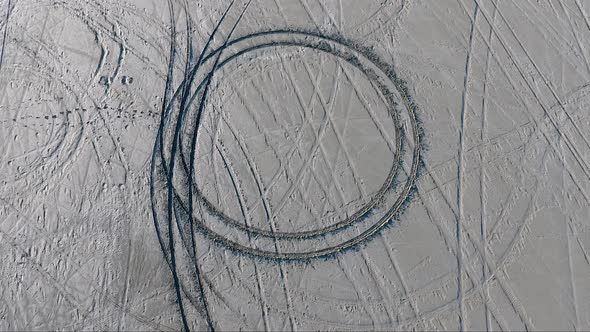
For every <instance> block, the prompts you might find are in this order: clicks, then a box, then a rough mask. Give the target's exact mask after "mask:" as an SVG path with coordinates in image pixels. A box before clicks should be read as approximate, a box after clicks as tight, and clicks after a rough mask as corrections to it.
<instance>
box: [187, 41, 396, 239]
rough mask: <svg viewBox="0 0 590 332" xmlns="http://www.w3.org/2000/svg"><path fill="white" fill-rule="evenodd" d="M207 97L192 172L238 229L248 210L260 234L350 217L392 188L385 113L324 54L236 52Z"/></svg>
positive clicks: (361, 81) (358, 80) (363, 83)
mask: <svg viewBox="0 0 590 332" xmlns="http://www.w3.org/2000/svg"><path fill="white" fill-rule="evenodd" d="M207 101H208V102H207V104H206V105H205V107H204V114H203V117H202V120H201V124H200V125H201V129H200V130H199V137H198V141H199V142H200V144H199V145H198V146H197V151H196V156H197V160H196V161H195V165H196V170H197V172H196V173H195V177H194V178H195V181H196V185H197V187H198V188H199V191H200V192H201V194H202V198H203V199H204V200H207V201H208V204H209V205H210V206H212V207H213V208H214V209H215V210H216V211H217V212H219V213H220V214H222V215H224V216H225V217H226V218H231V219H232V220H233V221H234V222H235V223H238V222H241V223H242V224H243V225H244V227H247V226H248V225H247V224H246V223H245V221H244V219H245V216H244V214H247V218H248V219H249V223H250V225H251V227H252V228H258V229H261V230H265V231H267V232H271V231H273V230H274V232H279V233H290V234H297V233H303V232H313V231H314V230H322V229H326V228H329V227H331V226H332V225H335V224H339V223H342V222H345V223H346V222H349V220H352V219H355V218H358V217H359V216H360V215H361V213H364V212H366V211H368V210H369V209H370V208H372V207H373V206H374V204H375V202H376V201H377V200H378V198H380V197H381V196H382V195H383V193H384V191H385V190H387V188H388V187H389V186H390V185H391V178H390V177H389V175H390V174H391V173H393V172H394V170H395V165H396V163H395V159H396V153H397V151H396V142H395V139H396V136H397V135H396V119H395V114H394V110H393V109H391V108H390V105H388V103H387V101H386V100H385V97H384V96H383V95H382V93H381V92H380V91H379V90H378V89H376V88H375V87H374V86H373V85H372V83H371V81H370V79H369V78H368V77H367V76H366V75H365V74H364V73H363V72H362V71H361V70H359V69H358V68H356V67H354V66H353V65H351V64H349V63H347V62H346V61H342V59H341V58H339V57H337V56H335V55H333V54H330V53H326V52H322V51H319V50H316V49H313V48H309V47H304V46H290V45H287V46H281V45H278V46H274V47H268V48H265V49H260V50H255V51H252V52H248V53H244V54H241V55H240V56H238V57H236V58H234V59H233V60H232V61H231V62H228V63H227V64H226V65H224V66H223V68H219V70H217V71H216V72H215V76H214V79H213V81H212V82H211V88H210V92H209V93H208V95H207ZM205 169H207V170H210V171H209V172H203V171H199V170H205ZM359 211H360V213H359ZM271 221H273V223H274V228H273V227H271Z"/></svg>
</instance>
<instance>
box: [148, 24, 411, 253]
mask: <svg viewBox="0 0 590 332" xmlns="http://www.w3.org/2000/svg"><path fill="white" fill-rule="evenodd" d="M269 40H270V41H269ZM243 45H246V46H243ZM282 46H293V47H301V48H306V49H312V50H314V51H318V52H323V53H327V54H329V55H332V56H334V57H337V58H339V59H341V60H343V61H345V62H346V63H348V64H350V65H352V66H353V67H354V68H356V69H358V70H360V71H361V72H362V73H364V75H365V76H366V78H367V79H368V80H369V81H370V82H371V83H372V84H373V86H374V87H376V89H377V90H378V91H379V92H380V93H381V94H382V96H383V97H384V98H385V100H386V101H387V103H388V110H389V112H390V114H391V116H392V117H393V119H394V121H395V124H396V127H397V129H398V130H396V145H397V151H396V154H395V160H394V164H393V165H394V166H393V168H392V169H391V170H390V172H389V175H388V177H387V180H386V181H385V183H384V184H383V185H382V187H381V188H380V189H379V190H378V192H377V193H376V195H375V196H374V197H373V198H372V199H371V200H370V201H369V203H367V204H366V205H365V206H363V207H362V208H361V209H359V210H358V211H357V212H356V213H354V214H353V215H352V216H350V217H349V218H346V219H344V220H341V221H339V222H337V223H334V224H332V225H329V226H327V227H323V228H319V229H315V230H310V231H303V232H272V231H268V230H263V229H260V228H255V227H251V226H248V225H244V224H243V223H241V222H239V221H237V220H234V219H231V218H230V217H228V216H227V215H225V214H223V213H222V212H221V211H219V209H217V208H216V207H215V206H214V205H213V204H212V203H211V202H209V201H208V200H207V199H206V198H205V197H204V196H203V195H202V193H201V192H200V190H199V188H198V187H197V186H196V184H195V183H194V181H193V178H192V175H191V174H192V170H195V168H194V155H195V148H196V142H197V140H198V138H197V136H198V132H199V127H200V126H201V123H200V121H201V118H202V113H203V108H204V104H205V103H206V102H207V91H208V88H209V85H210V84H211V79H212V77H213V75H214V74H215V71H216V70H218V69H220V68H222V67H223V66H224V65H226V64H227V63H229V62H231V61H232V60H234V59H236V58H237V57H239V56H242V55H245V54H247V53H251V52H254V51H258V50H262V49H269V48H274V47H282ZM224 53H227V54H228V55H226V56H225V57H223V56H224ZM203 69H206V70H203ZM196 74H200V75H201V76H203V78H202V79H198V80H197V82H200V83H199V84H198V85H197V86H196V88H194V89H191V83H192V82H190V81H187V79H186V78H187V77H188V76H187V75H186V74H185V80H184V81H183V82H182V84H181V86H180V87H179V88H178V89H177V90H176V93H175V94H174V96H173V97H172V98H171V100H170V102H169V105H168V108H169V109H170V111H169V112H168V113H167V114H165V116H166V119H165V120H164V122H163V126H162V127H161V128H160V132H159V134H158V140H157V142H156V147H155V150H154V152H155V158H156V160H157V164H158V165H156V166H158V167H160V169H161V172H162V173H160V174H159V176H158V175H157V174H156V176H155V177H154V178H153V185H160V186H172V188H173V192H174V202H173V203H172V204H169V202H166V203H163V202H162V201H159V200H157V199H155V200H154V206H157V207H163V209H159V211H156V209H155V210H154V211H155V213H156V214H158V213H163V211H165V210H167V209H173V210H174V211H175V215H176V217H177V223H179V222H181V223H184V222H185V221H179V220H178V216H184V217H185V218H186V219H187V220H186V222H188V226H190V227H189V228H190V229H191V230H192V229H194V228H197V229H199V230H200V231H201V232H202V233H204V234H205V235H206V236H208V237H209V238H210V239H212V240H214V241H215V242H218V243H220V244H222V245H223V246H225V247H227V248H229V249H232V250H236V251H239V252H243V253H247V254H251V255H254V256H258V257H264V258H271V259H281V260H283V259H286V260H292V259H310V258H317V257H325V256H328V255H331V254H335V253H338V252H340V251H343V250H346V249H349V248H352V247H354V246H356V245H358V244H359V243H361V242H363V241H365V240H367V239H369V238H371V237H372V236H373V235H375V234H377V233H378V232H379V231H380V230H381V229H382V228H383V227H385V226H386V225H387V224H388V223H389V222H390V221H391V220H392V219H393V218H394V217H395V216H396V215H397V214H399V212H400V210H401V208H402V206H403V205H404V203H405V202H407V200H408V198H409V196H410V192H411V189H412V187H413V185H414V181H415V179H416V176H417V171H418V165H419V160H420V152H421V145H420V128H419V125H418V122H417V120H416V114H415V111H416V107H415V105H414V104H413V102H412V99H411V97H410V96H409V94H408V92H407V89H406V88H405V85H404V83H403V82H402V81H401V80H400V79H399V78H398V77H397V76H396V74H395V72H394V71H393V70H392V68H391V67H390V66H388V65H386V64H385V63H384V62H382V61H381V60H379V59H378V58H377V57H376V56H375V55H374V54H373V53H372V52H371V51H369V50H366V49H364V48H362V47H359V46H357V45H354V44H353V43H350V42H347V41H345V40H342V39H337V38H332V37H327V36H322V35H319V34H316V33H312V32H302V31H290V30H276V31H268V32H261V33H255V34H251V35H247V36H244V37H240V38H236V39H234V40H232V41H229V42H226V44H225V45H223V46H221V47H219V48H217V49H215V50H212V51H211V52H210V53H208V54H207V55H206V56H205V57H204V58H203V61H202V62H201V63H199V64H197V66H195V67H193V68H192V70H191V75H196ZM201 76H199V77H201ZM186 89H189V90H191V92H192V94H191V95H190V98H185V99H184V100H183V99H181V95H180V91H184V92H185V93H183V94H184V95H185V96H188V95H189V94H187V93H186ZM192 90H194V91H192ZM197 98H198V99H199V100H200V101H199V102H198V103H197V104H196V105H195V106H194V107H191V106H192V105H193V103H194V102H195V99H197ZM398 101H399V102H398ZM174 104H180V110H179V111H178V112H174V111H172V108H173V106H174ZM398 106H400V107H401V108H402V109H403V110H404V112H405V115H404V116H405V118H406V119H407V123H408V124H409V130H408V136H409V138H410V139H411V140H412V143H413V147H414V148H413V149H412V150H411V151H408V153H409V154H408V157H407V158H405V159H404V158H403V157H402V156H401V155H402V153H403V152H404V151H407V150H409V149H407V148H406V149H404V147H403V146H402V134H401V125H400V122H399V121H400V119H399V117H400V114H398V112H397V111H396V108H397V107H398ZM187 135H188V137H189V138H190V139H186V138H185V137H186V136H187ZM187 141H192V144H187V143H186V142H187ZM179 142H180V143H179ZM186 151H188V158H187V153H185V152H186ZM167 154H168V155H167ZM173 158H178V162H176V163H175V162H172V163H171V159H173ZM403 160H406V161H409V162H410V163H411V168H410V172H409V175H408V176H407V178H406V179H405V181H401V187H400V188H399V192H396V190H395V189H396V188H395V186H394V185H393V183H394V179H395V178H396V177H397V175H398V174H397V173H398V169H399V165H400V163H401V162H403ZM169 164H171V165H174V164H176V165H178V166H177V168H176V169H174V168H173V169H172V171H173V173H172V174H177V176H170V174H171V173H170V172H169V171H170V169H168V168H169V167H167V165H169ZM198 171H206V170H198ZM187 191H188V194H187ZM387 195H389V197H384V196H387ZM392 195H395V197H391V196H392ZM187 196H188V198H187ZM192 198H194V199H195V200H197V201H198V202H199V204H200V205H199V208H200V209H199V210H200V211H203V210H206V212H207V216H205V217H196V216H195V210H194V209H193V207H192V204H193V202H192ZM383 202H385V204H386V205H387V206H386V207H385V208H383V207H376V206H377V205H381V204H377V203H383ZM162 205H163V206H162ZM376 210H379V211H378V213H376ZM377 215H378V217H377V218H374V217H375V216H377ZM156 219H157V220H162V221H164V220H166V219H165V218H159V217H157V216H156ZM205 219H208V220H209V221H208V222H213V221H216V222H222V223H223V224H224V225H226V226H229V227H231V228H232V229H234V230H236V231H239V232H244V233H246V235H247V236H248V238H250V236H252V235H255V236H256V239H257V240H259V239H263V238H266V239H267V240H272V241H275V242H272V243H273V244H274V245H275V250H270V249H260V248H257V247H254V246H248V245H246V244H243V243H240V242H239V241H237V240H234V239H229V238H228V237H225V236H223V235H221V234H220V233H219V232H216V231H215V230H214V229H213V227H210V225H208V222H206V221H205ZM374 219H377V220H374ZM361 223H362V224H363V225H364V227H365V229H362V231H361V232H360V234H357V235H354V236H350V237H349V238H348V239H345V240H341V241H340V242H339V243H337V244H334V245H328V246H324V247H321V248H314V249H309V250H305V249H304V250H300V251H290V252H280V251H279V250H278V246H277V244H276V243H277V242H276V241H280V240H289V241H299V240H307V239H315V240H318V239H319V240H322V239H323V238H324V237H325V236H328V235H330V236H334V234H332V233H336V232H338V231H343V230H345V229H347V228H351V227H352V226H353V225H357V224H361ZM369 223H370V225H365V224H369ZM183 225H184V226H186V225H185V224H183ZM184 226H181V225H179V227H178V228H179V229H183V227H184ZM193 226H194V227H193ZM161 228H166V227H165V225H163V227H161ZM359 229H360V228H359ZM168 231H170V230H168ZM356 231H358V229H356ZM181 232H182V231H181ZM339 234H340V233H339ZM181 236H182V234H181ZM191 236H192V235H191ZM184 238H186V236H185V237H184ZM325 242H327V241H325ZM169 249H170V248H169ZM169 249H168V250H169Z"/></svg>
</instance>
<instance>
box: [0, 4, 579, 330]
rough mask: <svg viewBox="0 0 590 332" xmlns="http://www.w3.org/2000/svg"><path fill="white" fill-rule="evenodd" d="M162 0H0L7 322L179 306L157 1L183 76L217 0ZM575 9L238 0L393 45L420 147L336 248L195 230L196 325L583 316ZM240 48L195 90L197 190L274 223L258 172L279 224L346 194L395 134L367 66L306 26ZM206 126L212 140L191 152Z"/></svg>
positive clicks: (109, 318) (573, 324)
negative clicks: (258, 252) (156, 163)
mask: <svg viewBox="0 0 590 332" xmlns="http://www.w3.org/2000/svg"><path fill="white" fill-rule="evenodd" d="M170 4H172V11H173V13H174V15H170V7H169V2H166V1H143V0H141V1H140V0H137V1H101V2H96V3H93V2H86V1H75V0H68V1H64V2H58V1H29V0H9V1H6V0H4V1H2V2H1V5H0V8H1V10H2V14H0V17H2V19H1V24H0V31H1V32H2V33H0V36H2V37H0V38H2V42H1V45H2V51H1V53H0V54H1V56H0V61H1V62H0V88H1V91H2V94H1V99H0V100H1V101H0V110H1V112H0V135H1V136H2V140H1V142H0V149H1V153H0V167H1V172H0V181H1V186H0V236H1V239H2V241H1V242H0V243H1V245H0V246H1V247H2V252H3V254H2V255H1V256H0V274H1V275H0V299H1V300H2V301H0V329H2V330H49V329H64V330H71V329H80V330H81V329H84V330H91V329H97V330H99V329H101V330H116V329H121V330H149V329H153V330H180V329H182V328H183V322H182V320H181V315H180V313H179V304H178V299H177V294H176V291H175V289H174V282H173V278H172V274H171V270H170V267H169V265H168V264H167V262H166V260H165V259H164V257H165V256H164V255H163V253H162V250H161V248H160V244H159V243H158V238H157V236H156V230H155V227H154V222H153V213H152V205H151V201H150V181H151V176H150V166H151V165H152V150H153V148H154V143H155V142H156V138H157V137H156V135H157V133H158V127H159V125H160V123H159V122H160V116H161V114H162V104H163V98H164V91H165V84H166V75H167V72H168V69H169V68H168V65H169V50H170V43H171V38H170V33H171V23H170V22H171V17H173V18H174V19H175V20H174V21H175V26H176V32H177V38H176V42H177V44H178V47H179V49H180V50H182V51H179V53H178V56H177V59H176V62H175V64H174V69H175V70H176V73H177V74H176V76H175V78H174V81H173V84H172V85H173V86H174V87H175V88H176V87H178V85H179V83H180V80H181V79H182V74H179V73H182V71H183V69H184V67H185V63H186V48H187V45H186V40H187V39H186V37H187V29H186V27H187V21H190V22H191V24H192V29H191V31H190V36H191V37H192V43H191V44H192V46H193V47H194V52H195V54H198V52H200V50H201V49H202V48H203V47H204V45H205V43H206V40H207V38H208V37H209V35H210V34H211V33H212V31H213V29H214V26H215V24H216V23H217V21H218V20H219V18H220V17H221V15H222V14H223V12H224V11H225V10H226V8H228V6H229V5H230V3H229V2H225V1H221V2H218V1H199V2H196V1H187V2H185V1H180V0H176V1H171V2H170ZM244 4H245V2H236V3H235V4H234V5H235V8H234V10H233V11H230V14H229V16H228V20H227V23H226V24H224V25H222V27H221V30H220V32H219V35H218V37H217V38H216V40H215V41H214V45H216V46H217V47H218V46H220V45H222V44H223V38H224V37H225V36H227V34H228V33H229V30H230V28H231V25H232V24H233V23H234V22H235V21H236V20H237V17H238V14H239V12H240V10H239V8H243V6H244ZM240 6H242V7H240ZM187 13H188V16H187ZM589 15H590V4H589V3H588V2H586V1H583V0H572V1H568V2H557V1H539V2H537V1H515V0H477V1H470V0H458V1H450V0H444V1H402V0H400V1H393V0H392V1H367V2H361V3H359V2H353V1H346V0H341V1H336V0H334V1H321V2H316V1H311V0H309V1H308V0H301V1H283V0H277V1H262V0H261V1H253V2H252V3H251V4H250V6H249V7H248V9H247V10H246V12H245V14H244V16H243V18H242V19H241V21H240V23H239V24H238V26H237V28H236V30H235V32H234V35H235V36H244V35H247V34H250V33H254V32H258V31H261V30H272V29H298V30H307V31H317V32H319V33H320V34H322V35H330V36H332V35H341V36H343V37H344V38H346V39H348V40H352V41H354V42H358V43H359V44H361V45H362V46H364V47H369V48H371V49H372V51H373V52H374V53H375V54H376V55H377V56H378V57H379V58H380V59H382V60H383V61H385V62H386V63H388V64H391V65H393V67H394V69H395V71H396V73H397V75H398V76H399V77H400V78H401V79H403V80H404V81H405V82H406V85H407V88H408V91H409V94H410V95H411V96H412V98H413V101H414V102H415V104H416V105H417V108H418V109H417V116H418V118H419V120H420V126H421V129H422V131H423V144H424V149H423V152H422V154H421V156H422V162H423V165H422V168H421V170H420V172H419V176H418V178H417V180H416V182H415V184H416V191H415V193H414V195H413V196H412V198H411V200H409V202H408V204H407V206H405V209H404V211H403V213H402V214H401V215H399V217H398V218H397V220H396V221H395V223H394V224H393V225H391V226H390V227H386V228H384V229H383V230H382V231H381V232H380V233H379V234H378V235H377V236H375V237H373V238H371V239H370V241H368V242H366V243H364V244H363V245H362V246H360V247H357V248H356V249H354V250H348V251H346V252H344V253H341V254H337V255H334V256H331V257H328V258H323V259H316V260H311V261H305V262H277V261H272V260H264V259H259V258H255V257H252V256H249V255H244V254H242V253H240V252H236V251H232V250H228V249H227V248H226V247H224V246H222V245H219V244H216V243H214V242H212V241H211V240H210V239H209V238H207V237H205V236H203V235H202V233H199V232H196V233H195V234H196V235H195V240H196V247H195V251H196V253H197V264H198V266H199V268H200V272H201V277H202V278H201V279H202V285H203V287H202V292H200V291H199V289H197V288H198V287H196V286H195V284H194V282H192V281H193V280H184V282H185V283H186V284H187V285H190V286H187V288H186V289H184V290H183V291H184V293H185V294H183V298H184V301H183V307H184V311H185V316H186V318H187V320H188V325H189V327H190V328H191V329H194V330H198V329H205V328H207V319H206V317H207V316H209V319H210V321H211V323H212V326H213V327H214V328H215V329H218V330H238V329H246V330H263V329H266V330H329V329H332V330H374V329H379V330H394V329H399V330H407V329H419V330H423V329H428V330H431V329H432V330H434V329H437V330H438V329H440V330H458V329H465V330H484V329H493V330H500V329H501V330H523V329H535V330H574V329H575V330H588V329H590V317H589V315H588V313H589V312H590V297H589V295H588V294H590V286H589V285H590V283H589V282H588V281H589V277H590V258H589V252H590V234H589V231H590V229H589V220H590V213H589V212H590V211H589V203H588V197H589V196H588V195H589V192H590V179H589V177H590V143H589V142H590V141H589V138H588V134H587V133H588V132H589V129H590V118H589V116H588V112H586V110H587V109H588V107H589V106H590V88H589V86H588V81H589V77H590V65H589V62H588V56H590V55H589V52H590V24H589V22H590V18H589ZM187 17H190V18H189V19H187ZM234 65H235V68H230V67H227V70H226V71H224V72H223V73H221V75H219V76H216V80H215V82H214V88H213V90H212V94H211V98H210V99H209V102H208V103H207V106H206V108H205V112H206V114H209V115H208V116H209V117H208V118H207V117H206V118H205V120H204V123H205V125H204V127H205V128H208V129H207V130H209V131H208V132H209V134H207V133H206V132H207V130H205V131H204V134H203V137H209V143H208V141H207V140H206V139H203V140H202V141H201V142H202V145H199V146H198V149H197V151H201V152H203V153H202V155H203V158H202V159H199V161H198V162H197V164H198V163H202V165H206V166H208V167H207V169H208V170H209V172H201V173H198V174H197V176H196V180H197V183H202V184H203V188H204V189H203V191H204V194H205V195H206V196H207V197H208V198H209V199H210V200H211V202H213V203H214V205H216V206H217V207H218V208H219V209H222V210H223V211H224V212H225V213H227V214H228V215H229V216H232V217H233V218H235V219H237V220H241V219H240V216H241V212H240V209H239V206H240V205H239V203H238V201H240V200H243V202H244V205H245V206H247V207H248V214H249V216H250V219H251V221H252V223H254V224H255V225H257V226H259V227H269V226H268V224H267V223H266V222H265V220H264V214H265V210H264V201H263V200H262V199H260V195H258V194H257V193H256V181H257V179H259V180H260V181H261V182H262V183H263V184H265V185H268V186H269V187H270V189H269V191H268V203H269V206H271V208H273V211H274V209H275V208H276V209H277V210H278V211H277V213H276V214H277V216H276V224H277V227H278V228H280V229H281V230H288V231H290V230H294V229H299V230H305V229H313V228H317V227H319V226H321V225H327V224H329V223H331V222H333V221H334V220H337V219H338V218H343V217H345V216H346V215H347V214H351V213H354V211H355V210H356V209H357V208H358V206H361V205H362V204H363V203H364V202H366V201H367V199H368V198H367V197H369V196H370V195H371V194H372V193H374V192H375V191H376V190H377V189H378V188H379V186H380V185H381V184H382V183H383V181H384V179H385V178H386V176H387V170H388V169H389V168H390V167H391V160H392V159H391V158H392V155H394V153H395V151H391V150H390V149H389V148H388V145H387V141H388V139H387V137H384V135H382V134H380V133H379V130H378V129H379V128H378V127H379V126H381V127H382V128H384V129H385V132H389V133H393V132H395V128H394V126H393V124H392V123H393V122H392V121H391V119H388V117H387V113H386V110H385V106H384V104H383V103H382V100H380V99H379V96H378V95H377V94H375V92H374V89H371V87H370V84H368V83H367V82H366V80H364V79H363V76H362V75H361V74H360V73H357V72H355V71H354V68H352V67H346V65H345V64H344V65H343V64H341V63H339V62H337V61H335V60H334V59H333V57H330V56H327V55H322V54H319V53H317V52H313V51H309V50H274V51H273V50H271V51H269V52H262V53H260V54H256V57H254V56H253V57H252V58H244V59H238V61H236V63H235V64H234ZM306 65H307V67H306ZM228 66H229V65H228ZM345 71H347V72H348V73H349V74H350V75H349V77H347V76H346V75H345V74H344V72H345ZM299 100H302V101H303V103H302V104H303V105H304V106H306V107H301V105H300V104H299ZM273 111H274V112H275V113H274V114H275V115H274V117H273V116H271V113H272V112H273ZM369 111H372V112H373V114H374V115H375V116H376V117H377V119H378V121H374V120H372V118H371V114H370V112H369ZM403 123H405V126H406V127H404V130H405V131H407V130H409V129H410V128H409V126H408V123H407V122H403ZM232 128H233V129H234V130H233V131H232ZM322 128H323V129H322ZM215 129H218V131H219V133H218V136H217V138H218V141H219V142H220V143H219V146H224V149H225V150H223V149H221V148H220V149H218V150H215V151H217V152H216V153H213V154H211V153H209V154H207V153H206V152H207V151H214V150H213V149H212V147H213V145H212V144H211V143H210V142H212V141H211V137H213V136H214V133H215ZM318 136H321V139H319V140H316V137H318ZM318 142H321V147H320V146H319V145H318V148H317V152H316V154H315V155H313V156H312V153H311V151H313V150H314V145H316V143H318ZM244 151H247V152H248V154H247V155H248V157H249V159H250V161H251V163H252V164H253V165H256V168H255V169H256V174H255V175H251V172H250V169H251V168H250V167H249V165H248V163H247V160H245V159H247V158H246V156H243V155H242V154H243V153H244ZM166 153H168V152H166ZM222 154H223V156H225V157H227V161H228V163H229V164H231V165H232V167H233V168H232V169H233V170H234V173H233V174H235V175H237V178H239V187H240V188H242V189H241V190H242V191H241V193H240V194H236V193H235V192H234V191H233V188H234V187H233V186H232V185H231V177H230V175H229V174H230V173H229V171H227V170H228V169H229V168H230V167H228V166H225V164H224V163H223V158H221V156H222ZM199 155H201V153H200V152H199ZM304 165H308V166H304ZM200 168H201V167H200ZM202 168H205V166H202ZM410 168H411V165H410V163H409V161H408V160H406V162H403V163H402V164H401V173H402V174H403V175H405V174H407V173H408V172H410V171H411V170H410ZM301 169H303V170H304V171H303V172H301V175H300V178H299V177H298V176H297V174H298V172H299V171H300V170H301ZM273 179H274V180H273ZM199 181H201V182H199ZM270 184H272V185H270ZM289 188H291V189H289ZM161 190H163V191H162V192H163V193H164V194H165V189H161ZM285 193H289V194H290V195H288V196H285ZM278 205H284V206H282V207H281V208H280V209H279V208H277V206H278ZM369 221H370V220H369ZM220 230H223V229H220ZM357 231H358V230H356V229H352V230H350V231H349V233H343V234H340V235H338V234H337V235H335V236H334V237H333V238H330V239H328V240H329V241H334V243H337V242H338V240H339V239H340V238H339V236H342V237H345V236H353V235H354V234H355V232H357ZM227 234H228V236H233V234H234V233H232V232H229V231H228V232H227ZM175 236H176V239H177V244H178V245H179V247H178V248H179V249H177V250H178V251H181V250H184V249H183V247H182V246H181V244H180V243H178V242H180V236H179V233H178V231H176V233H175ZM242 240H243V241H244V243H246V244H249V242H248V239H247V238H246V237H244V238H242ZM328 240H327V241H328ZM321 244H322V242H314V243H312V245H316V246H318V245H321ZM261 245H262V244H261ZM272 245H273V243H272V242H270V243H269V244H268V248H272ZM290 249H302V248H300V247H297V246H295V247H292V248H290ZM303 249H304V248H303ZM190 264H191V262H190V261H187V260H182V259H179V262H178V265H179V266H181V267H183V266H184V267H186V266H190ZM183 271H184V270H183ZM181 277H190V275H189V274H186V273H185V274H181ZM203 294H204V297H205V299H206V309H207V312H208V315H206V314H205V310H204V307H203V298H202V297H203V296H202V295H203Z"/></svg>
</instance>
